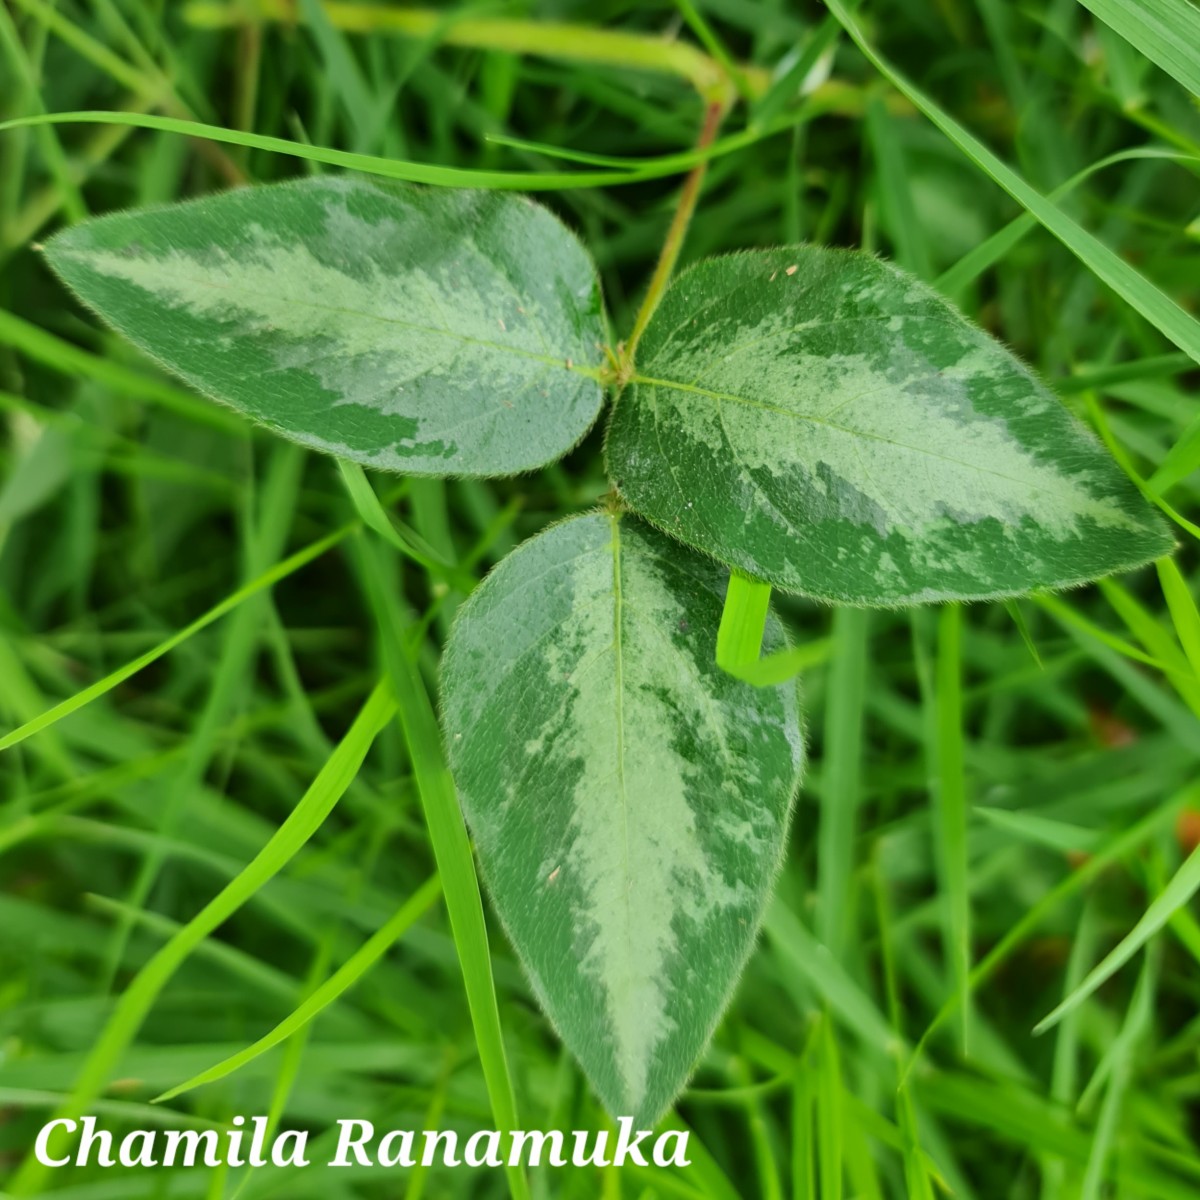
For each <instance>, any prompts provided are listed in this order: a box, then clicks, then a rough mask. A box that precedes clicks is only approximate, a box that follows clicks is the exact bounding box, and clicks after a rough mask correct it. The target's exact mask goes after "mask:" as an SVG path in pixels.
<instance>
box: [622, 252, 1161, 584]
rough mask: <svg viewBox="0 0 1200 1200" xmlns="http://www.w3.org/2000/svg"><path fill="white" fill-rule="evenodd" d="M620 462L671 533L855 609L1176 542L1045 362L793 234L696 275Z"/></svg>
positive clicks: (1046, 579) (667, 330)
mask: <svg viewBox="0 0 1200 1200" xmlns="http://www.w3.org/2000/svg"><path fill="white" fill-rule="evenodd" d="M608 458H609V468H610V471H611V473H612V475H613V478H614V479H615V481H616V482H617V486H618V487H619V488H620V490H621V492H622V493H623V495H624V496H625V497H626V499H627V500H628V502H629V504H630V505H631V507H633V508H634V509H635V510H637V511H638V512H639V513H641V514H642V515H643V516H646V517H647V518H649V519H650V520H652V521H653V522H654V523H655V524H657V525H659V526H660V527H661V528H663V529H665V530H666V531H668V532H669V533H671V534H673V535H675V536H676V537H678V538H680V539H681V540H683V541H685V542H687V543H688V544H690V545H692V546H695V547H697V548H698V549H701V550H704V551H706V552H708V553H710V554H713V555H715V556H716V557H718V558H720V559H722V560H723V561H725V562H727V563H730V564H731V565H733V566H736V567H739V568H741V569H742V570H744V571H746V572H747V573H749V574H752V575H755V576H758V577H759V578H761V579H765V580H768V581H769V582H771V583H772V584H774V585H776V586H778V587H780V588H784V589H786V590H790V591H795V592H801V593H804V594H807V595H812V596H817V597H821V598H824V599H829V600H835V601H842V602H847V603H866V604H902V603H911V602H918V601H932V600H946V599H954V598H960V599H972V598H984V597H987V598H991V597H997V596H1008V595H1016V594H1020V593H1022V592H1026V591H1028V590H1030V589H1031V588H1034V587H1053V586H1063V585H1069V584H1073V583H1079V582H1082V581H1084V580H1088V579H1093V578H1096V577H1097V576H1100V575H1104V574H1108V573H1110V572H1113V571H1117V570H1121V569H1123V568H1127V567H1131V566H1134V565H1139V564H1141V563H1143V562H1146V561H1149V560H1150V559H1152V558H1154V557H1155V556H1157V555H1159V554H1164V553H1166V552H1167V551H1168V550H1169V548H1170V546H1171V540H1170V538H1169V537H1168V536H1167V534H1166V532H1165V530H1164V528H1163V527H1162V526H1161V524H1160V521H1159V519H1158V517H1157V516H1156V515H1154V513H1153V512H1152V510H1151V509H1150V507H1149V505H1147V504H1146V503H1145V501H1144V500H1143V499H1142V498H1141V497H1140V495H1139V494H1138V492H1137V489H1136V488H1135V487H1134V485H1133V484H1132V483H1131V482H1130V481H1129V480H1128V479H1127V478H1126V477H1125V476H1124V474H1123V473H1122V472H1121V471H1120V470H1119V469H1118V467H1117V466H1116V464H1115V463H1114V462H1113V461H1112V459H1111V458H1110V457H1109V455H1108V454H1107V453H1106V452H1105V450H1104V448H1103V447H1102V446H1101V445H1100V444H1099V442H1098V441H1097V440H1096V439H1095V438H1094V436H1093V435H1092V434H1091V433H1090V432H1089V431H1087V430H1086V429H1085V428H1084V427H1083V425H1082V424H1080V423H1079V422H1078V421H1076V420H1075V419H1074V418H1073V417H1072V416H1071V415H1070V413H1068V412H1067V410H1066V409H1065V408H1064V407H1063V405H1062V404H1061V402H1060V401H1059V400H1058V399H1057V398H1056V397H1054V396H1053V395H1052V394H1051V393H1050V392H1049V391H1048V390H1047V389H1046V388H1045V387H1044V386H1043V385H1042V384H1041V383H1040V382H1039V381H1038V380H1037V379H1036V378H1035V377H1034V375H1033V374H1032V373H1031V372H1030V371H1029V370H1028V369H1027V368H1026V367H1024V366H1023V365H1022V364H1021V363H1020V362H1019V361H1018V360H1017V359H1016V358H1014V357H1013V356H1012V355H1011V354H1010V353H1009V352H1008V351H1007V350H1006V349H1005V348H1004V347H1003V346H1002V345H1000V343H998V342H997V341H995V339H993V338H992V337H990V336H989V335H987V334H986V333H984V332H982V331H981V330H979V329H976V328H975V327H974V326H973V325H971V324H970V323H969V322H967V321H966V320H965V319H964V318H963V317H962V316H961V315H959V314H958V313H957V312H956V311H955V310H954V309H953V308H952V307H950V306H949V305H948V304H947V303H946V302H945V301H944V300H943V299H942V298H941V297H939V296H938V295H937V294H936V293H935V292H934V291H933V290H932V289H930V288H929V287H927V286H926V285H925V284H923V283H921V282H919V281H918V280H916V279H914V278H912V277H911V276H909V275H907V274H905V273H904V272H902V271H900V270H899V269H897V268H896V267H893V266H891V265H889V264H888V263H885V262H882V261H880V260H879V259H876V258H874V257H872V256H870V255H866V254H861V253H850V252H846V251H834V250H824V249H820V248H816V247H804V246H801V247H784V248H780V249H774V250H760V251H752V252H749V253H744V254H735V255H730V256H727V257H723V258H717V259H711V260H708V261H707V262H703V263H701V264H699V265H698V266H696V267H694V268H693V269H692V270H690V271H688V272H685V273H684V274H683V275H681V276H680V277H679V279H678V280H677V281H676V282H675V283H674V285H673V286H672V287H671V288H670V289H669V290H668V292H667V294H666V296H665V297H664V299H663V301H662V303H661V305H660V306H659V308H658V310H657V312H656V313H655V316H654V319H653V320H652V321H651V323H650V325H649V327H648V329H647V330H646V334H645V337H644V338H643V339H642V342H641V345H640V347H639V352H638V361H637V371H636V374H635V375H634V378H633V381H632V383H631V385H630V387H629V388H628V389H627V391H626V392H625V393H624V394H623V395H622V397H621V399H620V401H619V403H618V405H617V408H616V411H615V412H614V414H613V419H612V423H611V426H610V429H609V436H608Z"/></svg>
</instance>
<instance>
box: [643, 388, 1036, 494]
mask: <svg viewBox="0 0 1200 1200" xmlns="http://www.w3.org/2000/svg"><path fill="white" fill-rule="evenodd" d="M630 382H632V383H639V384H643V383H644V384H646V385H647V386H649V387H661V388H668V389H671V390H674V391H679V392H690V393H692V394H694V395H697V396H703V397H704V398H705V399H708V400H715V401H716V402H717V403H718V404H720V403H721V402H722V401H726V400H728V401H730V402H732V403H735V404H744V405H746V406H747V407H749V408H758V409H761V410H762V411H764V412H773V413H778V414H779V415H780V416H784V417H791V418H792V419H793V420H795V421H804V422H807V423H808V424H810V425H820V426H822V427H824V428H826V429H832V430H833V431H834V432H835V433H844V434H847V435H849V436H850V437H857V438H863V439H865V440H866V441H871V442H881V443H883V444H884V445H887V446H897V447H899V448H900V449H901V450H911V451H912V452H913V453H914V454H924V455H925V456H926V457H928V458H937V459H940V460H941V461H942V462H948V463H953V464H954V465H955V466H958V467H965V468H966V469H967V470H970V471H979V472H981V473H982V474H985V475H994V476H995V477H996V478H997V479H1007V480H1008V481H1009V482H1010V483H1019V484H1021V485H1022V486H1023V487H1028V488H1032V489H1033V490H1035V491H1041V492H1046V491H1049V490H1050V489H1049V488H1047V487H1046V485H1045V484H1039V483H1037V482H1036V481H1035V480H1032V479H1024V478H1022V477H1020V476H1018V475H1007V474H1005V473H1004V472H1003V471H997V470H995V469H994V468H992V467H985V466H982V465H980V464H979V463H973V462H967V461H966V460H965V459H961V458H955V457H954V456H953V455H951V454H939V453H937V451H936V450H930V449H929V447H927V446H914V445H911V444H910V443H908V442H900V441H897V440H896V439H895V438H888V437H884V436H883V435H882V434H878V433H869V432H867V431H866V430H863V429H851V428H850V427H849V426H847V425H839V424H837V422H835V421H825V420H822V419H821V418H820V417H815V416H813V415H812V414H811V413H801V412H796V411H795V410H794V409H790V408H783V407H782V406H780V405H778V404H771V403H769V402H767V401H763V400H752V399H751V398H750V397H749V396H739V395H737V394H736V393H734V392H716V391H713V390H712V389H711V388H703V387H699V386H697V385H695V384H690V383H680V382H679V381H677V380H674V379H658V378H656V377H654V376H651V375H639V374H634V376H633V377H632V379H631V381H630ZM865 394H867V393H864V395H865ZM726 437H729V434H728V431H726ZM732 440H733V439H732V438H730V442H731V443H732Z"/></svg>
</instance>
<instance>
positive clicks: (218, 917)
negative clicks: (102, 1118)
mask: <svg viewBox="0 0 1200 1200" xmlns="http://www.w3.org/2000/svg"><path fill="white" fill-rule="evenodd" d="M394 712H395V704H394V703H393V701H392V699H391V696H390V695H389V689H388V688H387V687H386V686H385V685H383V684H380V685H378V686H377V687H376V688H375V690H374V691H373V692H372V693H371V695H370V697H369V698H368V699H367V701H366V703H365V704H364V705H363V707H362V709H361V711H360V712H359V714H358V716H357V717H356V718H355V721H354V723H353V724H352V725H351V726H350V729H349V730H348V731H347V733H346V736H345V737H344V738H343V739H342V740H341V742H339V743H338V745H337V747H336V748H335V749H334V752H333V753H332V754H331V755H330V757H329V759H328V761H327V762H326V763H325V765H324V766H323V767H322V768H321V770H320V772H319V773H318V774H317V777H316V778H315V779H314V780H313V782H312V784H311V786H310V787H309V788H308V790H307V791H306V792H305V794H304V795H303V797H301V799H300V801H299V802H298V803H297V804H296V807H295V808H294V809H293V810H292V811H291V813H290V814H289V815H288V817H287V820H285V821H284V823H283V824H282V825H280V826H279V828H278V829H277V830H276V831H275V833H274V834H273V835H272V836H271V838H270V840H269V841H268V842H267V844H266V845H265V846H264V847H263V848H262V849H261V850H260V851H259V852H258V854H256V855H255V857H254V858H253V859H252V860H251V862H250V863H249V864H248V865H247V866H246V867H245V869H244V870H242V871H241V872H240V873H239V874H238V875H237V876H236V877H235V878H234V879H232V880H230V882H229V883H228V884H226V886H225V887H224V888H222V890H221V891H220V892H219V893H218V894H217V895H216V896H215V897H214V898H213V899H212V900H210V901H209V902H208V903H207V904H206V905H205V906H204V907H203V908H202V909H201V910H200V912H198V913H197V914H196V916H194V917H193V918H192V919H191V920H190V921H188V923H187V924H186V925H184V926H183V927H182V928H180V930H179V931H178V933H176V934H175V935H174V936H173V937H172V938H171V940H170V941H168V942H167V943H166V944H165V945H164V946H162V947H161V948H160V949H159V950H158V951H157V952H156V953H155V954H154V956H153V957H152V958H151V959H150V961H149V962H147V963H146V965H145V966H144V967H142V969H141V970H140V971H139V972H138V973H137V976H136V977H135V978H134V980H133V982H132V983H130V984H129V986H128V987H127V988H126V989H125V991H124V992H123V993H122V994H121V996H120V998H119V999H118V1000H117V1002H116V1006H115V1007H114V1008H113V1011H112V1014H111V1015H110V1017H109V1018H108V1021H107V1023H106V1024H105V1026H104V1028H103V1030H102V1031H101V1032H100V1034H99V1036H98V1038H97V1039H96V1042H95V1044H94V1045H93V1046H92V1048H91V1050H90V1051H89V1052H88V1055H87V1058H86V1060H85V1062H84V1065H83V1068H82V1070H81V1071H80V1073H79V1076H78V1078H77V1079H76V1080H75V1084H74V1086H73V1088H72V1089H71V1094H70V1096H69V1097H68V1099H67V1100H66V1101H65V1103H64V1104H63V1105H62V1107H61V1108H60V1109H59V1110H58V1112H57V1113H56V1116H61V1117H67V1118H77V1117H78V1116H79V1115H80V1113H82V1112H85V1111H87V1109H88V1106H89V1105H90V1104H91V1102H92V1101H93V1100H94V1099H95V1098H96V1097H97V1096H99V1095H100V1093H101V1091H102V1090H103V1089H104V1087H105V1085H106V1084H107V1083H108V1082H109V1079H110V1076H111V1074H112V1072H113V1070H114V1069H115V1068H116V1067H117V1066H118V1064H119V1063H120V1060H121V1055H122V1054H123V1053H124V1051H125V1050H126V1048H127V1047H128V1046H129V1045H130V1043H131V1042H132V1041H133V1039H134V1038H135V1037H136V1036H137V1032H138V1030H139V1029H140V1028H141V1025H142V1022H143V1021H144V1020H145V1018H146V1016H147V1015H148V1014H149V1012H150V1010H151V1008H152V1007H153V1005H154V1002H155V1000H156V999H157V998H158V995H159V993H160V992H161V991H162V989H163V988H164V987H165V986H166V985H167V983H168V982H169V980H170V979H171V976H172V975H174V974H175V972H176V970H178V968H179V967H180V965H181V964H182V963H183V962H184V961H185V960H186V959H187V957H188V955H189V954H191V952H192V951H193V950H194V949H195V948H196V947H197V946H198V945H199V944H200V943H201V942H202V941H203V940H204V939H205V938H206V937H208V935H209V934H210V933H212V932H213V930H215V929H216V928H218V927H219V926H220V925H222V924H223V923H224V922H225V921H227V920H228V919H229V917H231V916H232V915H233V914H234V913H235V912H237V910H238V909H239V908H241V906H242V905H243V904H245V902H246V901H247V900H249V899H250V897H252V896H253V895H254V894H255V893H256V892H258V891H259V890H260V889H261V888H262V887H263V886H264V885H265V884H267V883H268V882H269V881H270V880H271V879H272V878H273V877H274V876H275V875H277V874H278V873H279V872H280V871H281V870H282V869H283V868H284V867H285V866H286V865H287V864H288V863H289V862H290V861H291V860H292V859H293V858H294V857H295V856H296V854H297V853H298V852H299V851H300V849H301V848H302V847H303V846H304V845H305V844H306V843H307V842H308V840H309V839H310V838H311V837H312V835H313V834H314V833H316V831H317V830H318V829H319V828H320V827H321V825H322V824H323V823H324V821H325V818H326V817H327V816H328V815H329V814H330V813H331V812H332V811H333V809H334V807H335V806H336V804H337V802H338V801H339V800H340V799H341V797H342V795H343V794H344V793H345V791H346V789H347V788H348V787H349V786H350V783H351V782H352V781H353V779H354V777H355V775H357V774H358V771H359V768H360V767H361V766H362V763H363V760H364V759H365V758H366V756H367V751H368V750H370V748H371V744H372V742H374V740H375V737H376V735H377V734H378V733H379V731H380V730H381V729H382V728H383V727H384V726H385V725H386V724H387V722H388V721H389V720H391V717H392V714H393V713H394ZM48 1170H50V1168H49V1167H48V1166H47V1165H46V1164H45V1163H44V1162H42V1161H40V1160H39V1159H37V1158H35V1157H34V1156H33V1155H32V1154H31V1155H29V1156H28V1157H27V1158H26V1159H25V1161H24V1162H23V1163H22V1165H21V1167H20V1169H19V1170H18V1171H17V1172H16V1174H15V1175H14V1177H13V1178H12V1180H11V1182H10V1184H9V1192H10V1193H11V1194H12V1195H13V1196H34V1195H39V1194H41V1192H42V1190H43V1189H42V1184H43V1183H44V1182H45V1178H46V1172H47V1171H48Z"/></svg>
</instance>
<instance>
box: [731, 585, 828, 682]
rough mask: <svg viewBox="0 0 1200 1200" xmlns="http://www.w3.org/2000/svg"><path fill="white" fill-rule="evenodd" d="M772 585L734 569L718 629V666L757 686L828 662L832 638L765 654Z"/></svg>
mask: <svg viewBox="0 0 1200 1200" xmlns="http://www.w3.org/2000/svg"><path fill="white" fill-rule="evenodd" d="M770 600H771V585H770V584H769V583H763V582H761V580H757V579H753V578H751V577H750V576H749V575H744V574H743V573H742V572H741V571H733V572H731V573H730V576H729V590H728V591H727V592H726V594H725V605H724V607H723V608H722V609H721V625H720V627H719V629H718V630H717V666H718V667H720V668H721V670H722V671H726V672H728V674H730V675H732V676H733V677H734V678H735V679H740V680H742V681H743V682H744V683H749V684H753V685H754V686H755V687H774V686H776V685H777V684H780V683H785V682H786V681H787V680H789V679H792V678H794V677H795V676H796V675H799V674H800V673H801V672H803V671H806V670H808V669H809V668H810V667H814V666H816V665H817V664H818V663H822V662H824V661H825V660H826V659H827V658H828V657H829V654H830V651H831V648H832V641H831V639H829V638H822V639H820V640H818V641H814V642H808V643H806V644H805V645H803V646H790V647H788V649H786V650H776V651H774V652H773V653H771V654H767V655H765V656H764V655H763V654H762V644H763V633H764V631H765V630H766V626H767V617H768V614H769V612H770Z"/></svg>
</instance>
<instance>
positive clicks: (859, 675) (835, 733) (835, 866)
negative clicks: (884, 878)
mask: <svg viewBox="0 0 1200 1200" xmlns="http://www.w3.org/2000/svg"><path fill="white" fill-rule="evenodd" d="M869 628H870V626H869V617H868V614H867V610H866V609H862V608H839V609H838V610H837V611H836V613H835V614H834V618H833V645H834V655H833V659H832V662H831V664H830V669H829V694H828V698H827V701H826V707H825V766H824V770H823V772H822V775H821V788H820V796H821V825H820V829H819V832H818V843H817V890H818V897H819V905H820V907H819V908H818V911H817V936H818V937H819V939H820V940H821V941H822V942H823V943H824V944H825V946H826V947H827V948H828V949H829V952H830V953H831V954H832V955H833V956H834V957H835V958H837V959H839V960H841V959H843V958H844V956H845V954H846V952H847V950H848V948H849V944H850V931H851V928H852V921H853V915H854V892H855V888H854V887H853V885H852V877H853V873H854V833H855V823H856V818H857V813H858V806H859V802H860V800H861V799H862V759H863V717H864V711H865V707H866V693H867V643H868V632H869Z"/></svg>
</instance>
